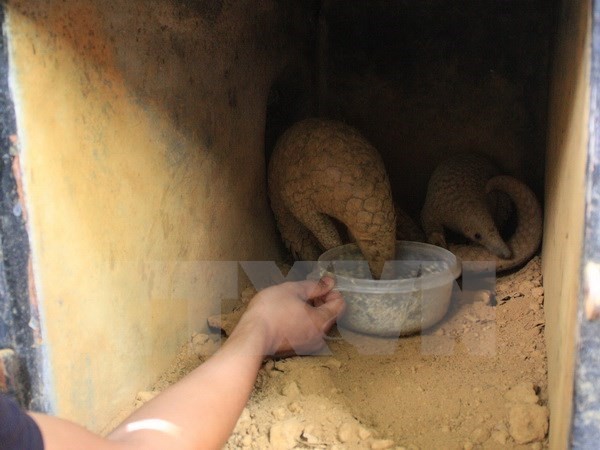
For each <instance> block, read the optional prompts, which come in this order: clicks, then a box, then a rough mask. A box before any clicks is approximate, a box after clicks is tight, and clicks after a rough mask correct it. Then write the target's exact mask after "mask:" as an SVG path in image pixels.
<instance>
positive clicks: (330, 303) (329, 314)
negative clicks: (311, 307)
mask: <svg viewBox="0 0 600 450" xmlns="http://www.w3.org/2000/svg"><path fill="white" fill-rule="evenodd" d="M345 308H346V302H344V298H343V297H342V294H340V293H339V292H338V291H330V292H329V294H327V295H326V296H325V297H323V304H322V305H321V306H319V307H318V308H316V309H317V310H318V311H319V314H320V316H321V318H322V320H323V323H322V325H321V329H323V330H324V331H327V330H328V329H329V328H331V326H332V325H333V323H334V322H335V319H337V318H338V317H339V316H340V314H342V313H343V312H344V309H345Z"/></svg>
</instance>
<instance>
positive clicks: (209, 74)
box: [6, 0, 302, 430]
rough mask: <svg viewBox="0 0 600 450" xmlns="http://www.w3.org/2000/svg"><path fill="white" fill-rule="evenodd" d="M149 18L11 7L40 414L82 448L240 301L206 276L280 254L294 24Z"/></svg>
mask: <svg viewBox="0 0 600 450" xmlns="http://www.w3.org/2000/svg"><path fill="white" fill-rule="evenodd" d="M149 5H150V4H149V3H148V2H146V1H143V0H117V1H111V2H105V1H101V0H65V1H62V0H61V1H58V0H40V1H36V2H30V1H25V0H11V1H9V2H8V4H7V6H6V8H7V17H8V38H9V44H10V65H11V88H12V92H13V97H14V100H15V104H16V108H17V122H18V134H19V136H18V139H19V151H20V157H21V165H22V178H23V184H24V191H25V194H24V195H25V199H26V205H25V206H26V210H27V212H28V224H27V225H28V229H29V233H30V239H31V244H32V254H33V275H34V280H35V288H36V290H37V297H38V302H39V305H40V309H41V315H42V318H41V327H42V330H41V332H42V340H41V342H40V344H39V345H41V347H42V348H43V352H44V355H45V375H44V376H45V378H44V380H45V390H46V392H47V397H48V398H47V400H48V402H49V405H50V410H51V412H54V413H55V414H57V415H59V416H61V417H65V418H68V419H73V420H75V421H77V422H79V423H82V424H84V425H86V426H88V427H89V428H91V429H92V430H99V429H101V428H103V427H104V426H105V425H106V423H107V422H108V421H109V420H110V419H111V418H112V417H113V416H114V415H115V414H116V413H117V411H118V410H119V409H120V408H121V407H122V406H123V405H125V404H126V403H128V402H129V401H130V399H131V398H134V397H135V394H136V392H137V391H139V390H142V389H144V388H146V387H147V386H148V385H149V384H150V383H152V382H153V381H154V380H155V379H156V378H157V377H158V375H159V374H160V373H162V372H163V371H164V370H165V369H166V368H167V367H168V365H169V363H170V362H171V360H172V358H173V357H174V355H175V353H176V350H177V349H178V347H179V346H180V345H181V344H182V343H183V342H184V341H185V340H186V339H189V337H190V334H191V333H192V332H193V331H203V330H204V327H205V319H206V317H207V316H208V315H209V314H211V313H214V312H216V311H218V310H219V309H220V305H221V300H227V298H231V297H234V296H235V294H236V291H235V290H234V291H233V293H232V289H235V288H237V284H235V279H234V281H233V284H232V281H231V277H230V275H231V273H230V272H231V271H230V269H231V267H232V266H231V265H229V266H227V265H225V266H224V265H215V264H206V263H201V262H202V261H228V260H233V261H235V260H263V259H266V260H270V259H276V258H278V257H280V254H281V253H280V251H281V250H280V243H279V238H278V236H277V234H276V230H275V226H274V223H273V220H272V215H271V213H270V211H269V206H268V202H267V198H266V194H265V191H266V181H265V161H264V151H263V149H264V142H263V139H264V129H265V111H266V101H267V97H268V95H267V94H268V91H269V88H270V85H271V82H272V80H273V79H274V77H275V76H276V75H277V73H278V71H279V70H280V69H281V68H282V67H283V66H284V65H285V64H286V58H293V57H294V50H293V49H291V48H290V42H293V40H291V41H290V40H286V39H284V38H283V36H284V35H286V36H290V34H291V33H290V29H291V28H292V27H290V26H289V24H290V23H294V22H296V21H295V20H292V19H291V16H290V14H294V11H296V10H297V9H298V8H296V9H294V8H290V7H286V2H274V1H265V2H254V1H173V0H158V1H153V2H151V7H150V6H149ZM300 23H302V21H300ZM284 55H286V56H285V57H284ZM235 268H236V266H235V264H234V265H233V270H235ZM234 275H235V272H234ZM232 285H233V288H232Z"/></svg>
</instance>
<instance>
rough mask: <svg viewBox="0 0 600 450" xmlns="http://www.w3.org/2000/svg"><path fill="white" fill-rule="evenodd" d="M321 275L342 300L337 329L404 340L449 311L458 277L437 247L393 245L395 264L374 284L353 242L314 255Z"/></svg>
mask: <svg viewBox="0 0 600 450" xmlns="http://www.w3.org/2000/svg"><path fill="white" fill-rule="evenodd" d="M318 271H319V274H320V276H323V275H330V276H332V277H333V278H335V280H336V289H337V290H338V291H340V292H341V294H342V296H343V297H344V300H345V301H346V311H345V312H344V314H343V315H342V317H341V318H340V319H339V320H338V325H339V326H342V327H344V328H348V329H350V330H353V331H357V332H360V333H366V334H374V335H378V336H405V335H409V334H414V333H417V332H419V331H421V330H424V329H426V328H429V327H431V326H432V325H434V324H436V323H437V322H439V321H440V320H441V319H442V318H443V317H444V316H445V314H446V312H447V311H448V307H449V306H450V299H451V297H452V284H453V282H454V280H455V279H456V278H458V277H459V276H460V273H461V265H460V263H459V261H458V260H457V258H456V256H454V255H453V254H452V253H450V252H449V251H448V250H445V249H443V248H441V247H436V246H434V245H430V244H423V243H420V242H410V241H398V242H397V243H396V260H395V261H388V262H386V265H385V266H384V270H383V275H382V277H381V279H380V280H374V279H372V277H371V272H370V271H369V267H368V264H367V262H366V261H365V260H364V257H363V256H362V253H361V252H360V250H359V249H358V247H357V246H356V244H347V245H342V246H340V247H336V248H333V249H330V250H328V251H326V252H325V253H323V254H322V255H321V256H320V257H319V262H318Z"/></svg>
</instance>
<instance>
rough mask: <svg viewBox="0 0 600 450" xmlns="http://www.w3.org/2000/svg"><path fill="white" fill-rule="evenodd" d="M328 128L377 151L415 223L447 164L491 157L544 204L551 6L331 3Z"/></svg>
mask: <svg viewBox="0 0 600 450" xmlns="http://www.w3.org/2000/svg"><path fill="white" fill-rule="evenodd" d="M325 15H326V18H327V26H328V30H327V31H328V36H329V39H328V42H327V47H328V53H327V55H328V57H327V59H326V61H327V62H326V67H324V68H322V70H324V71H325V73H326V79H327V86H328V89H327V90H326V98H325V99H323V102H324V103H325V104H326V105H327V114H328V115H329V116H333V117H337V118H341V119H343V120H346V121H347V122H348V123H350V124H351V125H354V126H356V127H357V128H359V129H360V130H362V131H363V133H364V134H365V135H366V136H367V137H368V138H369V139H370V140H371V141H372V142H373V143H374V145H375V146H376V147H377V148H378V149H379V150H380V152H381V153H382V156H383V158H384V160H385V162H386V165H387V167H388V171H389V173H390V178H391V182H392V186H393V190H394V194H395V196H396V198H397V199H398V201H399V202H400V204H401V205H404V206H405V207H406V208H407V209H408V210H409V211H410V212H412V213H415V212H417V211H418V209H419V208H420V206H421V205H422V202H423V199H424V195H425V190H426V183H427V180H428V178H429V175H430V174H431V172H432V171H433V168H434V167H435V166H436V165H437V164H438V163H439V162H440V161H441V160H442V159H443V158H444V157H445V156H446V155H448V154H452V153H455V152H458V151H464V150H478V151H481V152H484V153H487V154H488V155H490V156H491V157H492V159H494V160H495V161H496V162H497V163H498V164H499V165H500V166H501V167H502V168H503V169H504V170H505V171H508V173H510V174H512V175H515V176H517V177H520V178H523V179H526V181H527V182H528V184H530V186H532V187H533V188H534V190H535V192H536V194H538V196H539V197H540V198H542V193H543V174H544V164H543V160H544V152H545V134H546V108H547V88H548V86H547V85H548V81H547V78H548V77H547V69H548V60H549V45H550V43H549V36H550V30H551V25H552V20H551V18H552V5H548V4H547V2H542V1H534V2H528V3H527V5H526V6H524V7H519V8H515V7H514V4H513V3H512V2H506V1H498V0H486V1H485V2H476V3H474V2H469V1H459V2H443V1H438V0H430V1H426V2H411V1H398V2H393V3H390V2H385V1H377V2H369V3H368V5H367V4H366V3H365V2H362V1H360V0H358V1H357V0H352V1H339V0H331V1H330V2H329V6H328V8H327V9H326V11H325Z"/></svg>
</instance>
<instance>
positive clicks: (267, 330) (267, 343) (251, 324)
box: [228, 309, 276, 356]
mask: <svg viewBox="0 0 600 450" xmlns="http://www.w3.org/2000/svg"><path fill="white" fill-rule="evenodd" d="M238 340H239V341H240V342H245V343H246V344H248V343H252V344H253V347H254V352H255V353H256V352H258V353H260V354H261V355H262V356H265V355H270V354H272V353H273V352H274V351H275V350H276V349H274V348H273V347H274V342H275V340H276V339H275V336H274V332H273V330H272V327H270V326H269V322H268V320H266V319H265V318H264V317H263V316H262V314H260V313H259V312H258V311H254V310H252V309H249V310H248V311H247V312H246V313H245V314H244V315H243V316H242V318H241V319H240V321H239V322H238V324H237V325H236V327H235V329H234V330H233V332H232V333H231V336H230V337H229V339H228V342H232V341H238Z"/></svg>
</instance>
